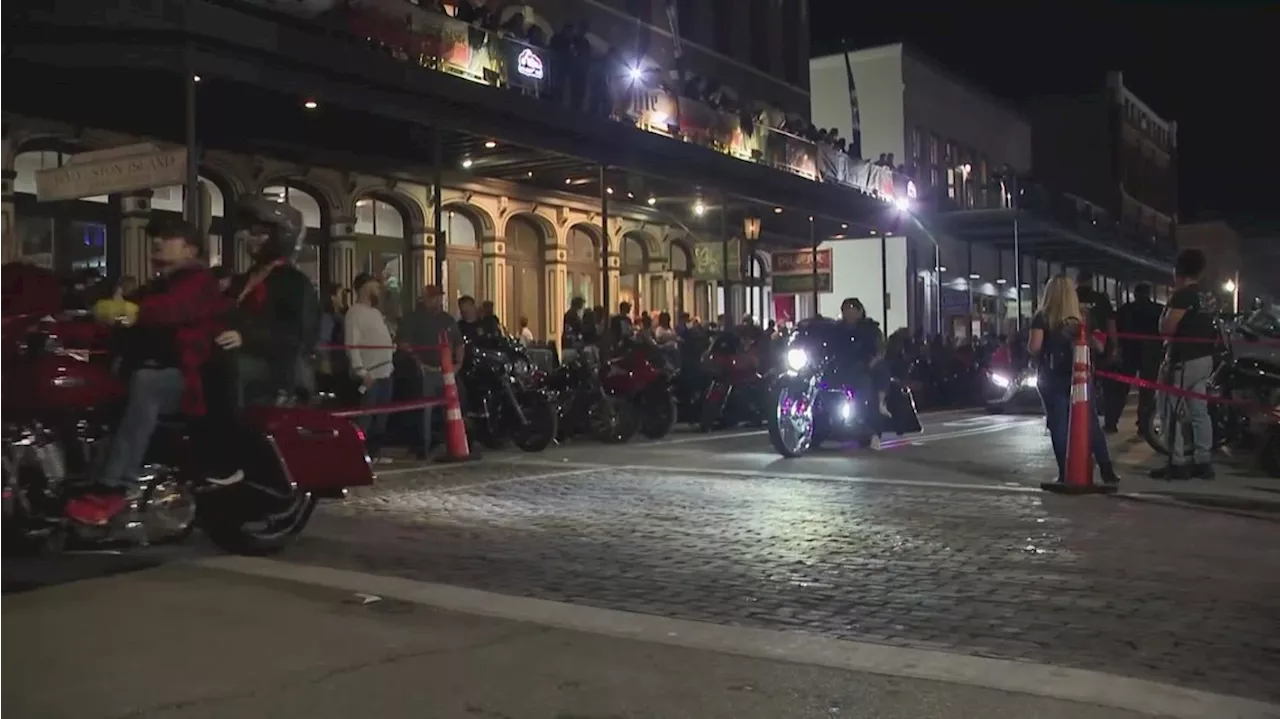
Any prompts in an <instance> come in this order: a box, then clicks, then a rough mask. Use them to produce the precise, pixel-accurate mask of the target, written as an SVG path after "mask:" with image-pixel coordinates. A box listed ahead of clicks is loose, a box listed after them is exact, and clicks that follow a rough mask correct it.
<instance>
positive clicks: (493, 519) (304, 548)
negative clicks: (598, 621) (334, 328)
mask: <svg viewBox="0 0 1280 719" xmlns="http://www.w3.org/2000/svg"><path fill="white" fill-rule="evenodd" d="M1046 446H1047V438H1046V437H1044V436H1043V424H1042V420H1039V419H1036V418H1019V417H986V416H979V415H972V414H966V413H949V414H942V415H935V416H931V417H929V418H928V421H927V427H926V431H925V433H924V434H923V435H920V436H918V437H913V438H910V439H908V440H906V441H904V442H901V443H897V446H893V447H891V448H890V449H887V450H885V451H882V452H879V453H869V452H865V451H853V450H848V449H845V448H833V449H831V450H827V451H823V452H820V453H816V454H814V455H812V456H810V457H806V458H803V459H799V460H780V459H778V458H777V456H776V455H774V454H773V453H772V452H771V451H770V449H769V447H768V440H767V438H766V437H765V436H764V435H763V433H761V432H749V431H739V432H730V433H723V434H720V435H713V436H698V435H691V434H680V435H677V436H673V437H672V438H669V439H668V440H666V441H663V442H659V443H646V444H639V443H637V444H633V445H628V446H625V447H610V448H601V447H600V446H599V445H595V444H588V443H582V444H577V445H571V446H567V447H562V448H555V449H552V450H550V451H548V452H546V453H543V454H541V455H536V456H522V455H515V454H495V455H492V456H491V457H489V458H488V459H487V460H486V461H485V462H482V463H472V464H465V465H451V466H445V467H428V468H418V467H411V466H397V467H393V468H391V469H389V470H387V471H384V472H383V473H382V476H381V477H380V481H379V484H378V486H376V487H374V488H370V489H368V490H364V491H361V492H358V493H356V494H355V495H354V496H353V497H352V498H351V499H350V500H349V501H348V502H347V503H345V504H341V505H336V504H331V505H326V508H325V509H323V510H322V511H320V512H319V513H318V514H317V516H316V518H315V520H314V521H313V524H312V526H311V527H310V528H309V529H308V530H307V532H306V534H305V535H304V536H303V537H301V538H300V541H299V542H298V543H297V545H296V546H294V547H292V548H291V549H290V551H289V552H288V553H286V554H285V555H284V556H283V559H284V560H286V561H288V562H293V563H298V564H302V565H321V566H326V567H336V568H342V569H356V570H360V571H363V572H370V573H375V574H382V575H389V576H397V577H405V578H410V579H418V580H429V581H433V582H442V583H447V584H453V585H459V586H464V587H472V588H476V589H483V590H489V591H493V592H499V593H503V594H509V595H516V596H524V597H536V598H542V599H549V600H556V601H562V602H569V603H573V604H579V605H584V606H591V607H602V608H608V609H617V610H624V611H630V612H638V613H643V614H651V615H660V616H666V617H674V618H680V619H691V620H697V621H703V622H712V623H717V624H725V625H733V626H743V627H759V628H773V629H784V630H789V631H798V632H807V633H810V634H815V635H821V636H826V637H835V638H844V639H856V640H863V641H869V642H875V643H880V644H885V645H892V646H899V647H913V648H922V649H936V650H944V651H948V652H955V653H959V654H966V655H976V656H982V657H998V658H1011V659H1016V660H1023V661H1031V662H1043V663H1049V664H1054V665H1059V666H1065V667H1076V668H1085V669H1093V670H1099V671H1103V672H1109V673H1114V674H1118V675H1123V676H1128V677H1136V678H1142V679H1148V680H1153V681H1158V682H1166V683H1173V684H1177V685H1180V686H1184V687H1190V688H1197V689H1204V690H1208V691H1214V692H1220V693H1226V694H1235V695H1239V696H1245V697H1251V698H1258V699H1265V700H1271V701H1277V700H1280V682H1277V681H1276V677H1280V541H1278V540H1280V525H1277V524H1276V523H1274V522H1267V521H1259V520H1257V519H1248V518H1242V517H1238V516H1232V515H1226V514H1220V513H1211V512H1202V511H1191V510H1188V509H1185V508H1180V507H1166V506H1158V505H1152V504H1145V503H1137V502H1125V501H1118V500H1114V499H1106V498H1101V497H1084V498H1063V497H1057V496H1048V495H1044V494H1042V493H1040V492H1039V491H1037V490H1036V489H1035V486H1036V485H1038V483H1039V482H1040V481H1042V480H1043V479H1045V478H1046V477H1048V476H1051V475H1052V473H1053V471H1052V467H1053V463H1052V459H1051V458H1050V457H1049V454H1048V452H1047V450H1046ZM1116 446H1117V447H1118V448H1121V449H1123V448H1124V447H1130V448H1131V449H1130V450H1129V453H1124V454H1121V455H1119V456H1121V463H1122V464H1124V463H1125V462H1126V461H1127V462H1128V463H1129V464H1130V465H1133V466H1134V467H1135V468H1136V465H1137V464H1139V463H1141V462H1147V461H1149V460H1150V457H1149V455H1147V454H1146V453H1145V452H1144V451H1142V450H1140V449H1132V447H1134V446H1135V445H1132V444H1128V445H1126V444H1125V442H1124V440H1120V441H1119V442H1117V443H1116ZM81 561H83V560H81ZM98 561H101V560H98ZM10 575H11V572H10V571H9V567H8V566H6V580H8V579H9V577H10Z"/></svg>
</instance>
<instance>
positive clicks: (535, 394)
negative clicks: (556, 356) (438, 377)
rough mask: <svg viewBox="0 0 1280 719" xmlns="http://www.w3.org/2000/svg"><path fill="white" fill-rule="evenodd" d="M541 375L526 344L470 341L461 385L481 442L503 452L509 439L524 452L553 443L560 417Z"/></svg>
mask: <svg viewBox="0 0 1280 719" xmlns="http://www.w3.org/2000/svg"><path fill="white" fill-rule="evenodd" d="M537 375H538V370H537V368H536V367H534V365H533V363H532V362H531V361H530V360H529V355H528V352H526V351H525V348H524V345H522V344H521V343H520V341H519V340H517V339H515V338H514V337H507V336H497V337H483V338H477V339H476V340H474V341H473V342H472V343H471V345H470V346H469V347H468V348H467V362H466V364H465V365H464V366H463V371H462V381H463V382H464V383H465V384H466V387H467V405H468V415H469V419H470V420H471V427H472V429H473V431H474V432H475V433H476V438H477V439H478V440H479V441H480V443H481V444H483V445H484V446H486V447H488V448H489V449H502V447H504V446H505V445H506V444H507V442H508V441H511V442H512V443H514V444H515V445H516V446H517V447H519V448H520V449H522V450H524V451H525V452H541V451H542V450H544V449H546V448H547V447H548V446H549V445H550V444H551V443H552V442H554V441H555V439H556V435H557V432H558V427H559V419H560V418H559V416H558V412H557V408H556V404H555V402H554V401H553V400H552V397H551V394H550V393H549V392H548V391H547V390H545V389H543V388H541V387H539V386H538V383H539V377H538V376H537Z"/></svg>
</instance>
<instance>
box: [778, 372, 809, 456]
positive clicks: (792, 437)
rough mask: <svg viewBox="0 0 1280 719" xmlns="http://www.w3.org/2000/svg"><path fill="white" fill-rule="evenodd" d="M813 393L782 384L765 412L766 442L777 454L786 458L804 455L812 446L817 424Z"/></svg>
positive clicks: (806, 389) (806, 388)
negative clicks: (769, 410)
mask: <svg viewBox="0 0 1280 719" xmlns="http://www.w3.org/2000/svg"><path fill="white" fill-rule="evenodd" d="M815 399H816V396H815V393H814V392H813V391H812V389H810V388H808V387H798V386H791V385H783V386H782V387H779V388H778V395H777V402H776V403H775V404H774V409H773V411H772V412H770V413H769V420H768V424H769V441H770V442H771V443H772V444H773V448H774V449H775V450H777V452H778V454H780V455H782V456H783V457H787V458H788V459H791V458H795V457H802V456H804V455H805V454H806V453H807V452H808V451H809V450H810V449H812V448H813V445H814V437H815V435H816V433H817V422H815V418H814V406H813V405H814V401H815Z"/></svg>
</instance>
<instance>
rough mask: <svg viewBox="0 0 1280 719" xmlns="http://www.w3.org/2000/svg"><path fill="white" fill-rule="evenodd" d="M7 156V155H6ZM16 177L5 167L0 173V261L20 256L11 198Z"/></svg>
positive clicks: (9, 260) (14, 210) (12, 198)
mask: <svg viewBox="0 0 1280 719" xmlns="http://www.w3.org/2000/svg"><path fill="white" fill-rule="evenodd" d="M6 154H7V153H6ZM17 176H18V173H16V172H14V171H13V169H12V168H8V167H6V168H5V169H4V171H3V172H2V173H0V197H2V198H3V212H4V216H3V218H0V238H3V239H2V241H3V257H0V261H3V262H12V261H14V260H16V259H18V258H19V257H21V256H22V245H21V243H19V242H18V232H17V225H16V224H15V223H16V221H17V219H16V217H15V214H14V213H15V212H16V206H15V205H14V201H13V200H14V197H13V180H14V178H16V177H17Z"/></svg>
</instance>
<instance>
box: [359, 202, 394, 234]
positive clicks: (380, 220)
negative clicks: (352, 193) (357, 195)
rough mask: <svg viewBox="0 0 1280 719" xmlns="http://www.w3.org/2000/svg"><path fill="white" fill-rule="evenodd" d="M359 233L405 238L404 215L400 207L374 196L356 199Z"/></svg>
mask: <svg viewBox="0 0 1280 719" xmlns="http://www.w3.org/2000/svg"><path fill="white" fill-rule="evenodd" d="M355 232H356V234H357V235H374V236H376V237H394V238H396V239H397V240H403V239H404V215H403V214H401V212H400V208H398V207H396V206H395V205H393V204H391V203H390V202H386V201H384V200H379V199H376V198H372V197H365V198H362V199H360V200H356V226H355Z"/></svg>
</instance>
